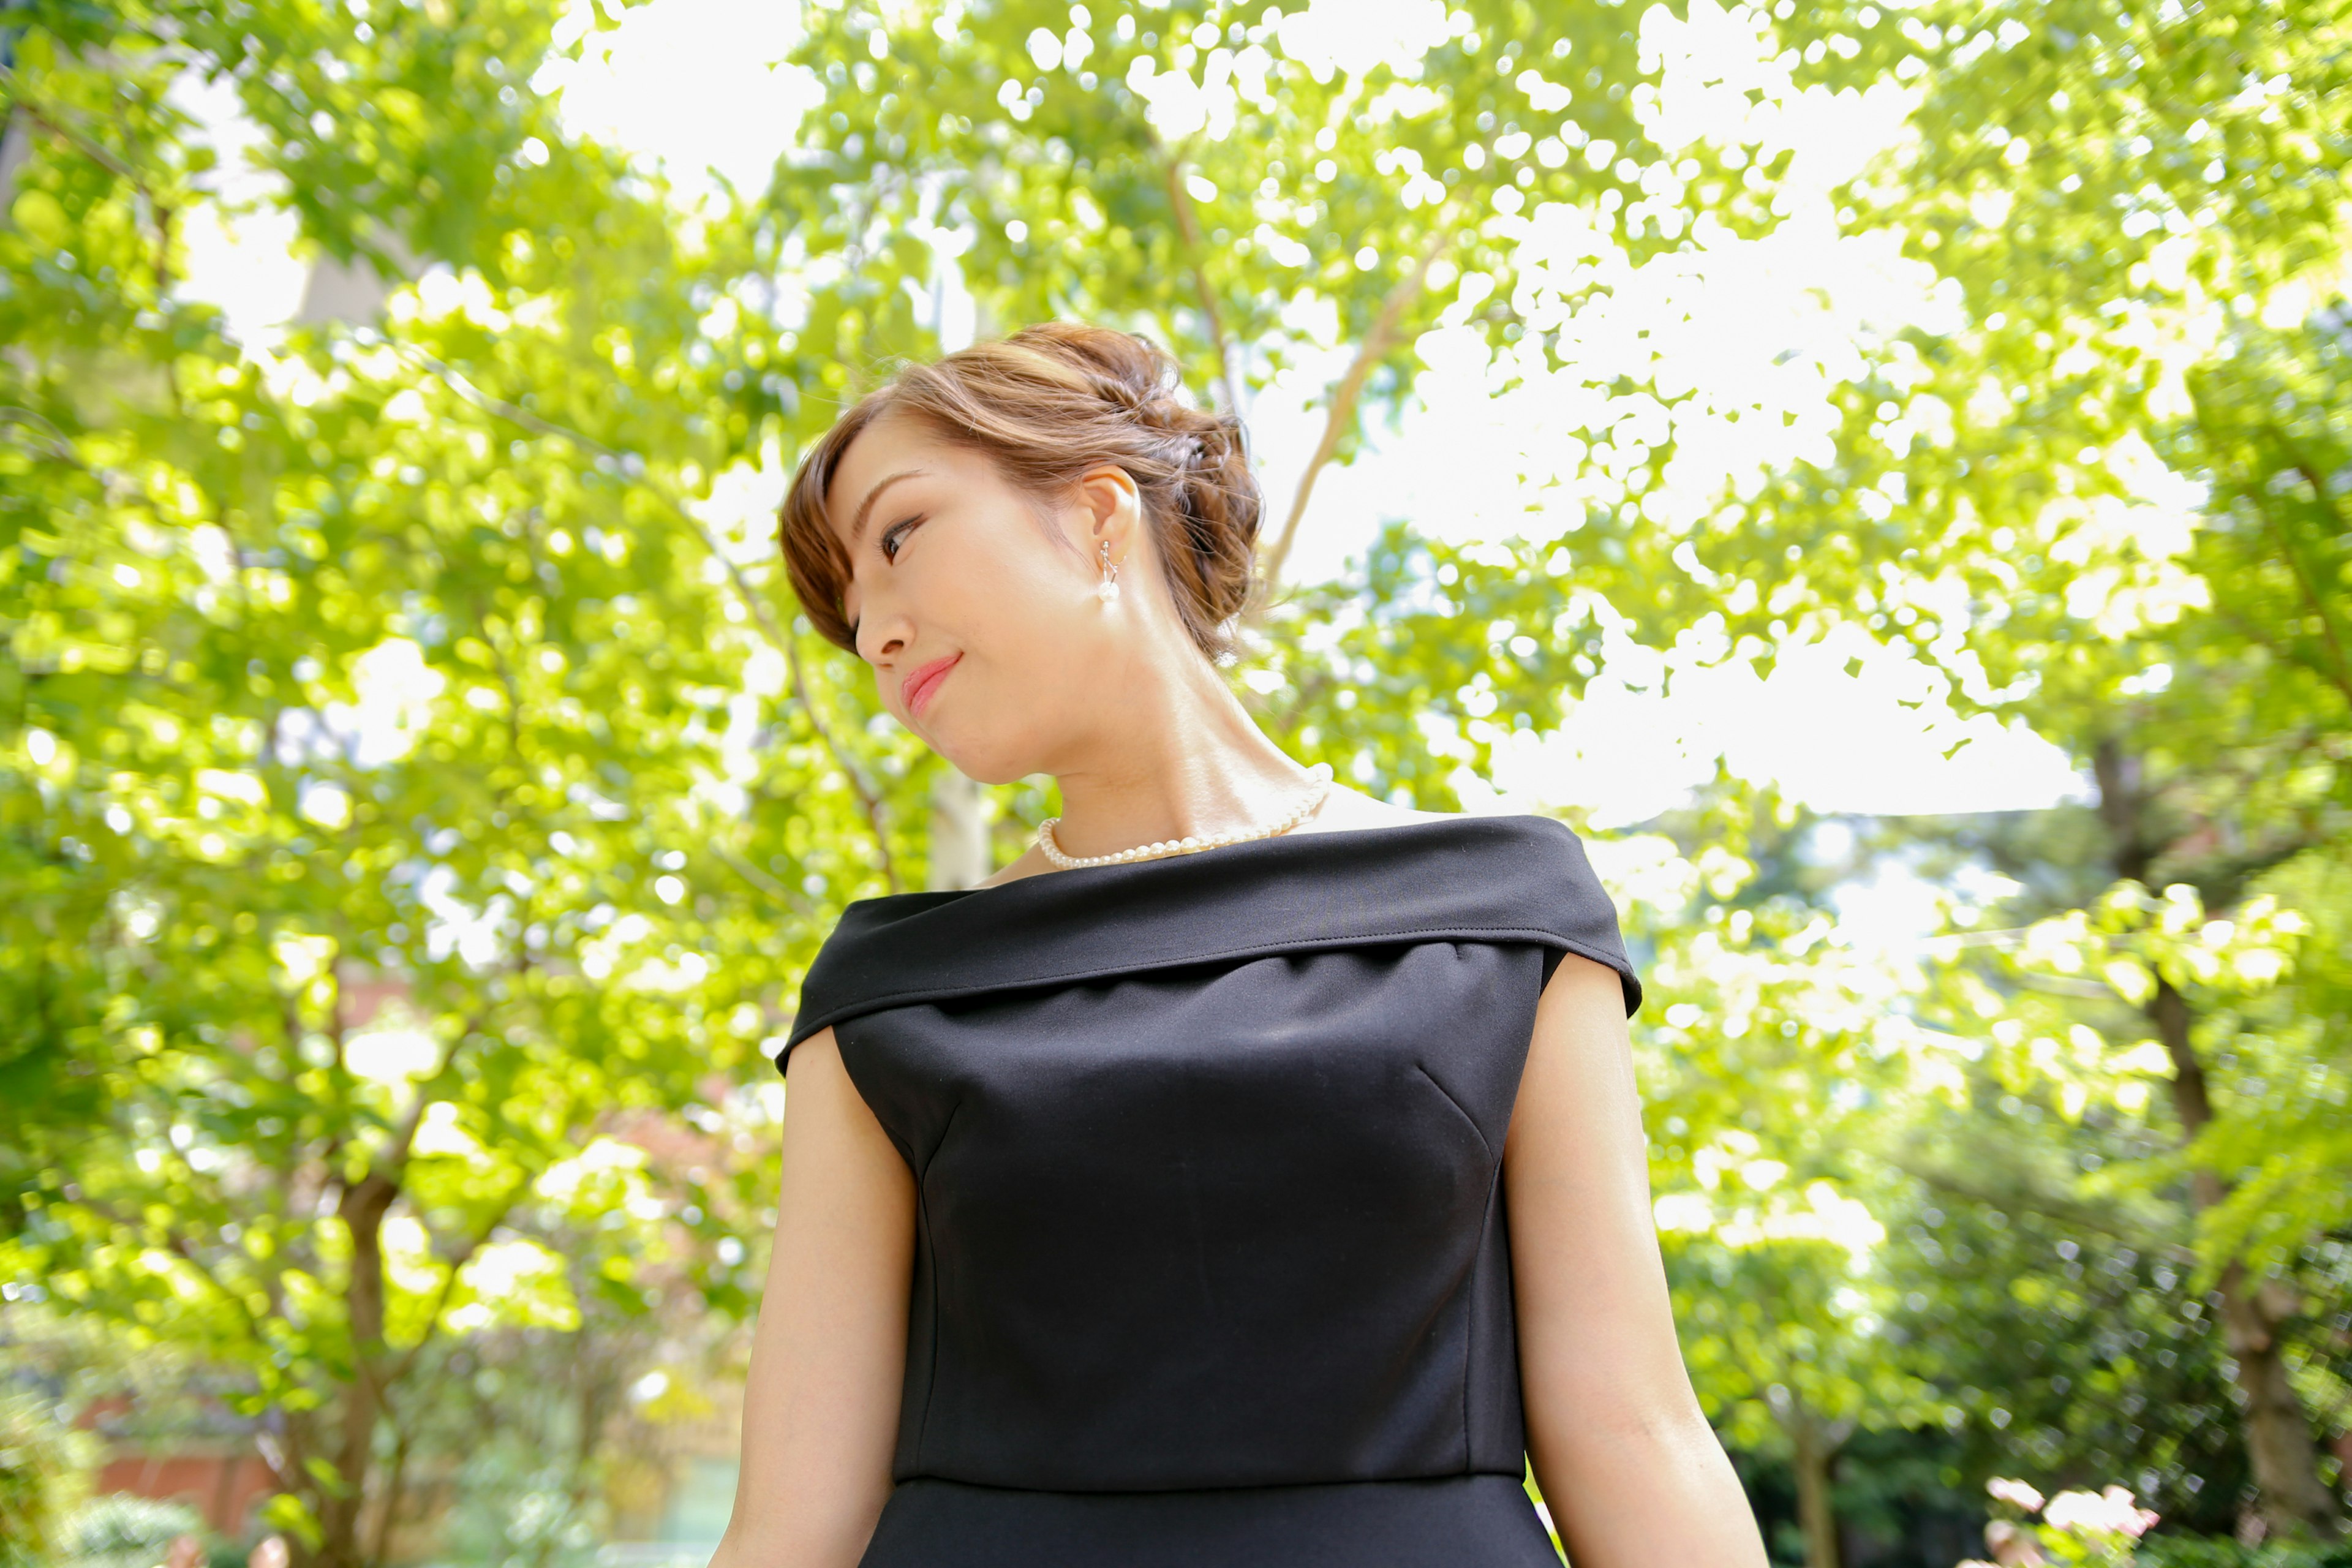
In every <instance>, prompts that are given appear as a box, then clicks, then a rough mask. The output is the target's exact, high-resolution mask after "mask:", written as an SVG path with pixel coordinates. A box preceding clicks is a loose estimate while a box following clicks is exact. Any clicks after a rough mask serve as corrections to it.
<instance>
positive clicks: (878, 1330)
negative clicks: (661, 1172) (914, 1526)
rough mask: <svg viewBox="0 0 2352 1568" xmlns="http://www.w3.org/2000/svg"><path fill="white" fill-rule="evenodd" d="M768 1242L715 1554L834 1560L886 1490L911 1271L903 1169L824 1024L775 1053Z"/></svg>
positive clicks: (822, 1565)
mask: <svg viewBox="0 0 2352 1568" xmlns="http://www.w3.org/2000/svg"><path fill="white" fill-rule="evenodd" d="M784 1082H785V1096H784V1151H783V1173H782V1184H781V1191H780V1193H779V1195H778V1198H777V1203H776V1231H775V1246H774V1250H773V1252H772V1255H771V1256H770V1258H769V1261H768V1278H767V1285H766V1289H765V1292H764V1294H763V1295H762V1296H761V1301H760V1319H759V1326H758V1328H757V1329H756V1330H755V1331H754V1332H753V1335H752V1341H751V1369H750V1373H749V1377H748V1380H747V1383H746V1385H745V1390H744V1404H743V1465H742V1471H741V1476H740V1479H739V1480H738V1482H737V1484H736V1492H735V1510H734V1514H733V1517H732V1518H731V1519H730V1521H728V1527H727V1537H728V1539H727V1542H726V1543H725V1544H724V1545H722V1547H721V1549H720V1552H719V1555H718V1557H716V1558H714V1559H713V1561H714V1563H718V1562H721V1561H722V1560H730V1561H738V1562H741V1563H757V1564H761V1565H766V1564H790V1565H792V1568H832V1565H834V1564H840V1565H842V1568H848V1565H849V1564H853V1563H856V1561H857V1560H858V1558H859V1557H860V1556H861V1555H863V1554H864V1552H865V1550H866V1542H867V1539H868V1538H869V1537H870V1535H871V1534H872V1532H873V1529H874V1521H875V1520H876V1518H877V1516H878V1515H879V1514H880V1512H881V1510H882V1504H883V1502H884V1500H886V1499H887V1497H888V1495H889V1491H890V1456H891V1450H892V1447H893V1445H894V1443H895V1441H896V1438H897V1434H898V1402H899V1391H900V1384H901V1381H902V1379H903V1377H904V1375H905V1366H906V1344H907V1293H908V1285H909V1280H910V1278H911V1273H912V1269H913V1259H914V1234H915V1217H914V1216H915V1184H914V1176H913V1173H911V1172H910V1171H909V1170H908V1168H907V1163H906V1161H905V1159H903V1158H902V1157H901V1156H900V1155H899V1153H898V1148H897V1146H896V1145H894V1144H893V1143H892V1142H890V1140H889V1137H888V1135H887V1133H885V1132H884V1131H883V1130H882V1127H881V1124H880V1123H879V1122H878V1121H876V1120H875V1117H874V1112H873V1110H871V1109H870V1108H869V1107H868V1106H867V1105H866V1100H865V1099H864V1097H863V1096H861V1095H860V1094H859V1093H858V1092H857V1089H856V1085H855V1084H853V1083H852V1082H851V1081H850V1079H849V1074H848V1072H847V1070H846V1069H845V1068H843V1066H842V1062H841V1053H840V1050H839V1048H838V1047H837V1046H836V1044H835V1040H834V1034H833V1031H832V1030H831V1029H825V1030H824V1031H822V1032H821V1033H819V1034H815V1035H813V1036H811V1037H809V1038H808V1039H806V1040H804V1041H803V1042H802V1043H801V1044H800V1045H799V1046H798V1047H795V1048H794V1050H793V1054H792V1056H791V1058H789V1060H788V1062H787V1064H786V1072H785V1078H784Z"/></svg>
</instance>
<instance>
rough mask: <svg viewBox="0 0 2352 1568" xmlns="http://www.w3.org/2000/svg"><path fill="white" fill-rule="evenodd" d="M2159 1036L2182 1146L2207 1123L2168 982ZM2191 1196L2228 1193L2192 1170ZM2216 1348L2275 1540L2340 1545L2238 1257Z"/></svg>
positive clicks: (2181, 1000)
mask: <svg viewBox="0 0 2352 1568" xmlns="http://www.w3.org/2000/svg"><path fill="white" fill-rule="evenodd" d="M2147 1014H2148V1019H2149V1021H2150V1022H2151V1023H2153V1024H2154V1025H2155V1026H2156V1033H2157V1037H2158V1039H2160V1040H2161V1041H2163V1043H2164V1048H2165V1051H2166V1053H2167V1054H2168V1055H2169V1056H2170V1057H2171V1058H2172V1108H2173V1111H2174V1114H2175V1115H2177V1116H2178V1117H2179V1120H2180V1135H2181V1142H2184V1143H2185V1142H2189V1141H2191V1140H2193V1139H2194V1138H2195V1137H2196V1136H2197V1134H2198V1133H2199V1132H2200V1131H2203V1130H2204V1128H2205V1126H2206V1124H2207V1123H2208V1122H2210V1121H2212V1120H2213V1102H2212V1100H2211V1098H2210V1094H2209V1092H2208V1090H2207V1089H2206V1085H2205V1068H2204V1064H2203V1063H2202V1062H2200V1060H2199V1059H2198V1058H2197V1047H2196V1044H2195V1041H2194V1040H2193V1039H2192V1038H2191V1036H2190V1026H2191V1025H2192V1024H2193V1023H2194V1022H2195V1016H2194V1015H2193V1014H2192V1013H2191V1012H2190V1010H2189V999H2188V998H2187V997H2185V996H2183V995H2182V994H2180V993H2179V991H2178V990H2176V989H2175V988H2174V987H2173V985H2172V983H2171V982H2170V981H2168V980H2164V979H2158V981H2157V983H2156V994H2155V995H2154V996H2153V997H2151V998H2150V999H2149V1001H2148V1005H2147ZM2189 1195H2190V1201H2191V1202H2192V1203H2193V1204H2194V1205H2195V1206H2196V1208H2197V1210H2198V1211H2199V1212H2200V1213H2202V1212H2204V1211H2205V1210H2207V1209H2210V1208H2211V1207H2213V1206H2214V1205H2217V1204H2219V1203H2221V1200H2222V1199H2223V1198H2225V1197H2227V1196H2228V1195H2229V1189H2228V1187H2227V1186H2226V1185H2225V1184H2223V1182H2222V1181H2221V1177H2220V1176H2219V1175H2218V1174H2216V1173H2214V1172H2212V1171H2209V1170H2204V1169H2201V1168H2200V1169H2199V1170H2196V1171H2193V1172H2191V1173H2190V1174H2189ZM2219 1289H2220V1292H2221V1342H2222V1343H2223V1344H2224V1345H2225V1346H2226V1347H2227V1348H2228V1350H2229V1352H2230V1359H2231V1363H2233V1365H2234V1366H2235V1369H2236V1377H2237V1384H2238V1393H2239V1396H2240V1399H2241V1400H2242V1405H2243V1409H2244V1415H2243V1418H2242V1419H2243V1421H2244V1425H2245V1438H2246V1460H2247V1463H2248V1465H2249V1467H2250V1468H2252V1470H2253V1474H2254V1485H2255V1487H2256V1489H2258V1490H2259V1491H2260V1493H2261V1498H2260V1500H2259V1503H2258V1504H2257V1506H2258V1507H2259V1508H2260V1510H2261V1511H2262V1517H2263V1523H2264V1524H2265V1525H2267V1526H2268V1527H2269V1531H2270V1534H2271V1535H2273V1536H2290V1537H2291V1536H2295V1535H2315V1536H2317V1537H2318V1538H2319V1539H2321V1540H2323V1541H2334V1540H2336V1539H2338V1538H2339V1537H2340V1536H2341V1535H2342V1534H2343V1531H2344V1521H2343V1517H2342V1515H2341V1514H2340V1513H2338V1512H2337V1510H2336V1498H2335V1496H2334V1494H2333V1493H2331V1492H2330V1491H2329V1490H2328V1488H2327V1485H2326V1482H2325V1481H2323V1480H2321V1479H2320V1478H2319V1445H2318V1443H2317V1442H2316V1441H2315V1440H2314V1439H2313V1437H2312V1434H2311V1422H2310V1420H2309V1418H2308V1417H2307V1416H2305V1414H2304V1409H2303V1401H2302V1399H2301V1398H2300V1397H2299V1396H2298V1395H2297V1394H2295V1391H2294V1384H2291V1383H2290V1382H2288V1381H2287V1369H2286V1358H2285V1356H2284V1353H2283V1352H2282V1350H2281V1347H2280V1345H2279V1342H2278V1333H2277V1329H2278V1320H2277V1319H2276V1318H2275V1317H2273V1315H2272V1313H2271V1310H2270V1309H2269V1307H2268V1306H2267V1305H2265V1303H2264V1302H2263V1293H2262V1290H2261V1289H2260V1282H2259V1281H2255V1280H2251V1279H2247V1278H2246V1271H2245V1268H2244V1267H2243V1266H2242V1265H2241V1264H2240V1263H2239V1262H2238V1261H2237V1260H2236V1259H2234V1258H2233V1259H2231V1262H2230V1264H2229V1267H2227V1268H2224V1269H2222V1270H2221V1281H2220V1285H2219Z"/></svg>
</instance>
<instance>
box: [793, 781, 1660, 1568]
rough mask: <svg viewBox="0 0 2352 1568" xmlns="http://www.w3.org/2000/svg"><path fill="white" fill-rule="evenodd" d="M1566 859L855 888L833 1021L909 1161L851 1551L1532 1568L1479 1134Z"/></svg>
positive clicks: (1498, 1131) (829, 958)
mask: <svg viewBox="0 0 2352 1568" xmlns="http://www.w3.org/2000/svg"><path fill="white" fill-rule="evenodd" d="M1564 952H1577V953H1581V954H1583V955H1584V956H1586V957H1588V958H1591V959H1595V960H1598V961H1599V962H1601V963H1605V964H1608V965H1609V966H1610V967H1612V968H1613V969H1615V970H1616V971H1617V972H1618V973H1619V974H1620V975H1621V976H1622V979H1623V984H1624V994H1625V1005H1626V1010H1627V1011H1628V1012H1629V1013H1630V1012H1631V1011H1632V1010H1633V1007H1634V1006H1635V1005H1638V1003H1639V1002H1640V999H1641V987H1640V984H1639V982H1638V981H1637V980H1636V978H1635V977H1634V973H1633V966H1632V964H1631V963H1629V962H1628V960H1627V958H1626V956H1625V950H1624V947H1623V944H1622V941H1621V940H1620V937H1619V933H1618V928H1617V917H1616V911H1615V910H1614V909H1613V908H1612V905H1611V904H1610V901H1609V898H1608V895H1607V894H1606V893H1604V892H1603V891H1602V890H1601V885H1600V883H1599V881H1598V880H1597V879H1595V878H1594V876H1593V874H1592V869H1591V866H1590V865H1589V864H1588V863H1587V861H1586V859H1585V856H1584V850H1583V847H1582V846H1581V845H1580V844H1579V843H1578V841H1577V838H1576V836H1575V835H1574V834H1573V833H1572V832H1571V831H1570V829H1569V828H1568V827H1566V826H1564V825H1562V824H1560V823H1559V822H1556V821H1554V820H1552V819H1550V818H1549V817H1541V816H1463V817H1447V818H1442V819H1430V820H1424V821H1419V822H1412V823H1404V824H1400V825H1397V826H1387V827H1375V828H1366V829H1354V830H1346V831H1335V832H1322V833H1309V834H1303V835H1299V834H1291V835H1284V836H1282V837H1275V838H1265V839H1255V840H1252V841H1249V842H1246V843H1242V844H1234V845H1228V846H1225V847H1222V848H1217V849H1211V850H1206V851H1202V852H1201V853H1198V854H1193V855H1186V856H1179V857H1175V858H1169V859H1164V860H1150V861H1143V862H1139V863H1134V864H1129V865H1118V866H1098V867H1086V868H1079V869H1076V870H1069V871H1051V872H1045V873H1043V874H1041V875H1037V876H1034V877H1028V878H1024V879H1019V880H1015V881H1012V882H1007V883H1003V884H1001V885H999V886H997V887H993V888H976V889H968V890H965V891H961V892H934V893H899V894H894V895H891V896H889V897H887V898H876V899H864V900H858V901H857V902H856V903H853V904H851V905H849V906H848V907H847V908H846V909H845V910H844V911H843V913H842V917H841V921H840V923H839V925H838V926H837V927H836V928H835V931H833V933H832V935H831V936H830V937H829V938H828V939H827V940H826V942H825V943H824V948H823V950H822V951H821V952H819V953H818V954H817V957H816V961H815V963H814V964H813V965H812V966H811V967H810V970H809V973H808V976H807V980H806V982H805V984H804V985H803V989H802V993H801V999H800V1010H799V1015H798V1016H797V1017H796V1018H795V1019H794V1020H793V1027H792V1032H791V1034H790V1035H789V1037H787V1043H786V1046H785V1050H784V1052H783V1053H782V1054H780V1055H779V1056H778V1058H777V1065H778V1067H779V1068H780V1069H781V1068H782V1065H783V1062H784V1059H785V1057H786V1056H788V1055H789V1053H790V1050H791V1047H793V1045H797V1044H798V1043H799V1042H800V1041H801V1040H803V1039H804V1038H806V1037H808V1036H810V1035H812V1034H814V1033H816V1032H817V1031H818V1030H820V1029H823V1028H824V1027H825V1026H828V1025H830V1026H832V1027H833V1029H834V1034H835V1039H836V1040H837V1041H838V1043H839V1046H840V1050H841V1059H842V1063H843V1065H844V1066H845V1068H847V1069H848V1073H849V1077H850V1079H851V1080H852V1081H853V1082H854V1083H855V1084H856V1087H857V1089H858V1092H859V1093H860V1094H862V1095H863V1096H864V1097H865V1099H866V1103H867V1104H869V1105H870V1106H872V1107H873V1110H874V1113H875V1115H876V1117H877V1119H878V1120H879V1121H880V1122H881V1124H882V1127H883V1129H884V1130H885V1131H887V1133H888V1134H889V1136H890V1139H891V1141H892V1142H894V1143H896V1144H897V1145H898V1151H899V1152H901V1153H902V1154H904V1155H905V1156H906V1158H907V1163H908V1165H909V1166H910V1167H911V1168H912V1170H913V1171H914V1173H915V1177H916V1191H917V1194H918V1204H919V1208H918V1215H917V1231H916V1242H915V1246H916V1253H915V1260H914V1289H913V1296H912V1300H911V1301H910V1304H909V1307H910V1319H909V1332H908V1349H907V1375H906V1384H905V1392H904V1396H903V1399H902V1402H901V1405H900V1412H899V1421H898V1449H897V1454H896V1457H895V1460H894V1463H893V1467H892V1475H893V1477H894V1479H896V1481H897V1483H898V1485H897V1487H896V1489H894V1491H893V1492H892V1494H891V1497H890V1500H889V1502H888V1504H887V1507H886V1508H885V1509H884V1510H883V1513H882V1518H881V1521H880V1523H879V1525H878V1526H877V1529H876V1531H875V1533H874V1539H873V1542H872V1544H871V1545H870V1546H869V1547H868V1549H867V1551H866V1556H865V1558H864V1563H866V1565H868V1568H980V1565H982V1564H988V1565H992V1568H993V1565H998V1564H1002V1565H1004V1568H1013V1565H1019V1568H1110V1565H1112V1564H1117V1565H1118V1568H1158V1565H1160V1564H1166V1565H1168V1568H1180V1565H1181V1568H1223V1565H1226V1564H1231V1565H1234V1568H1243V1565H1247V1568H1260V1565H1276V1564H1285V1565H1286V1564H1330V1565H1332V1568H1340V1565H1343V1564H1344V1565H1345V1568H1408V1565H1412V1568H1424V1565H1426V1568H1439V1565H1443V1568H1517V1565H1520V1564H1526V1565H1528V1568H1557V1564H1558V1562H1559V1559H1558V1557H1557V1556H1556V1555H1555V1554H1554V1552H1553V1550H1552V1546H1551V1543H1550V1542H1549V1540H1548V1539H1547V1538H1546V1536H1545V1532H1544V1530H1543V1526H1542V1524H1541V1522H1540V1521H1539V1520H1538V1517H1537V1515H1536V1512H1535V1510H1534V1508H1533V1506H1532V1505H1531V1504H1530V1503H1529V1501H1528V1498H1527V1494H1526V1493H1525V1491H1524V1490H1523V1489H1522V1486H1521V1478H1522V1476H1523V1474H1524V1463H1525V1458H1524V1450H1525V1447H1526V1434H1525V1426H1524V1422H1523V1419H1522V1414H1521V1406H1520V1399H1519V1375H1518V1354H1517V1335H1516V1331H1515V1328H1514V1317H1513V1308H1512V1298H1511V1265H1510V1251H1509V1243H1508V1236H1507V1229H1506V1222H1505V1218H1504V1214H1503V1188H1502V1182H1501V1173H1502V1149H1503V1134H1504V1130H1505V1128H1506V1127H1507V1124H1508V1122H1509V1120H1510V1114H1511V1107H1512V1103H1513V1101H1514V1100H1515V1099H1516V1098H1517V1090H1518V1082H1519V1074H1520V1069H1521V1068H1522V1066H1523V1065H1524V1063H1525V1060H1526V1057H1527V1051H1528V1039H1529V1036H1530V1034H1531V1032H1532V1029H1533V1025H1534V1018H1535V1010H1536V1000H1537V995H1538V993H1539V992H1540V991H1541V990H1542V988H1543V986H1544V984H1545V983H1546V982H1547V981H1548V980H1549V979H1550V977H1551V974H1552V971H1553V970H1554V968H1555V967H1557V965H1558V964H1559V959H1560V955H1561V954H1562V953H1564Z"/></svg>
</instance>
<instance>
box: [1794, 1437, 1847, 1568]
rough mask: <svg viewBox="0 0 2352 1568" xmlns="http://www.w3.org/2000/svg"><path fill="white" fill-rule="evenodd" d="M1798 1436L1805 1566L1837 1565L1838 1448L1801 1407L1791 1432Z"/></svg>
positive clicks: (1799, 1508) (1799, 1510)
mask: <svg viewBox="0 0 2352 1568" xmlns="http://www.w3.org/2000/svg"><path fill="white" fill-rule="evenodd" d="M1790 1436H1793V1437H1794V1438H1795V1439H1796V1444H1795V1447H1796V1455H1797V1523H1798V1525H1799V1527H1800V1528H1801V1529H1802V1530H1803V1531H1804V1532H1805V1568H1838V1524H1837V1510H1836V1508H1835V1507H1834V1506H1832V1503H1831V1501H1830V1467H1831V1466H1832V1465H1833V1464H1834V1463H1836V1460H1837V1450H1836V1448H1835V1447H1832V1445H1831V1444H1830V1442H1829V1441H1828V1439H1827V1436H1826V1435H1825V1434H1824V1433H1823V1432H1822V1429H1821V1424H1820V1423H1819V1422H1817V1421H1815V1420H1814V1419H1813V1416H1812V1412H1811V1411H1809V1410H1806V1409H1803V1408H1802V1407H1800V1408H1799V1410H1798V1412H1797V1420H1796V1423H1795V1425H1794V1426H1793V1428H1792V1430H1791V1432H1790Z"/></svg>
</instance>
